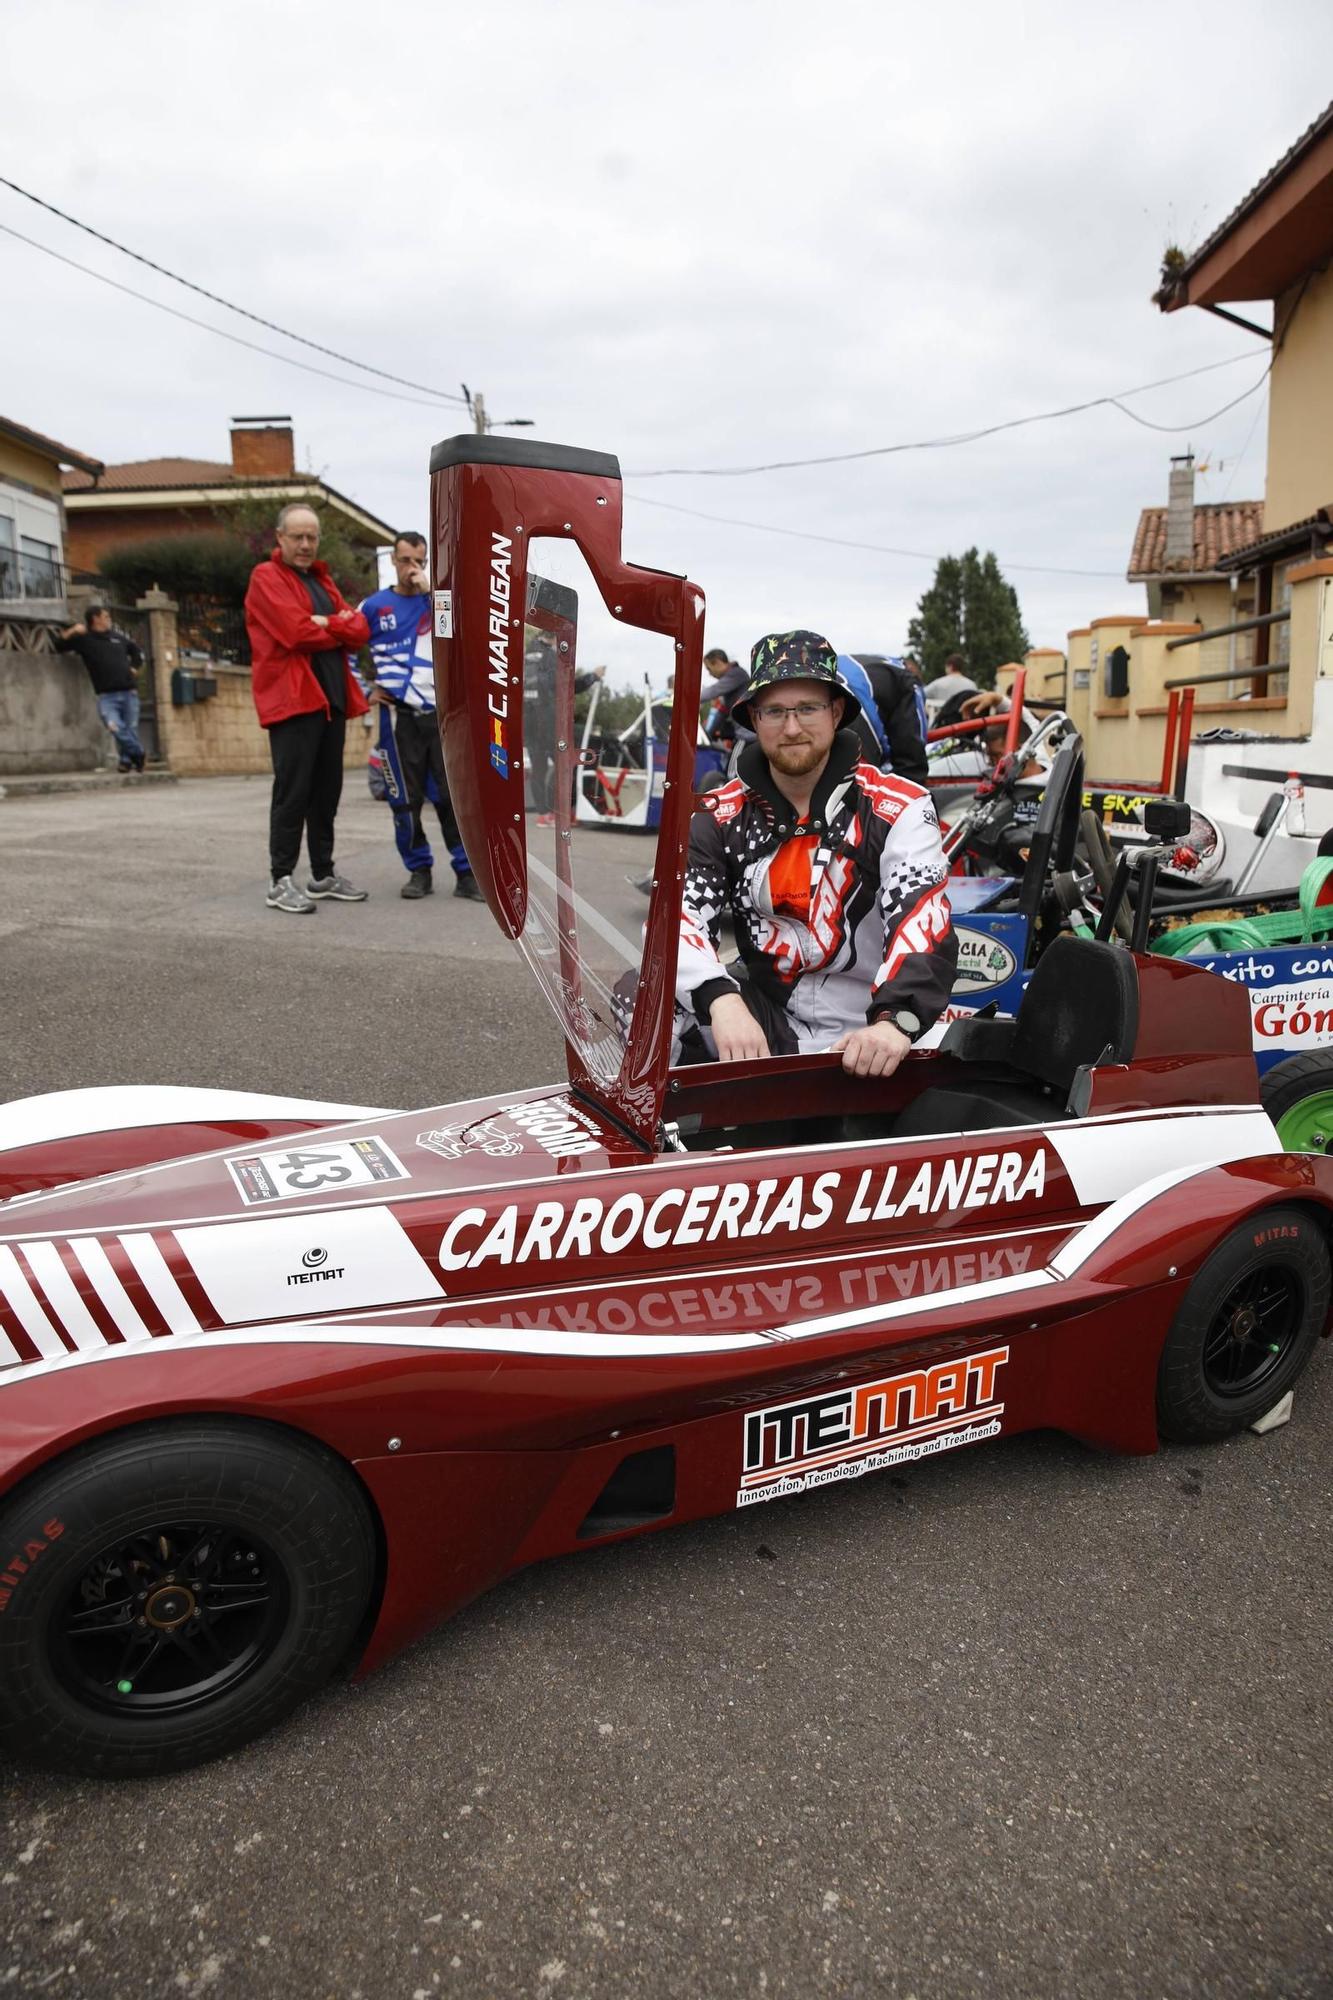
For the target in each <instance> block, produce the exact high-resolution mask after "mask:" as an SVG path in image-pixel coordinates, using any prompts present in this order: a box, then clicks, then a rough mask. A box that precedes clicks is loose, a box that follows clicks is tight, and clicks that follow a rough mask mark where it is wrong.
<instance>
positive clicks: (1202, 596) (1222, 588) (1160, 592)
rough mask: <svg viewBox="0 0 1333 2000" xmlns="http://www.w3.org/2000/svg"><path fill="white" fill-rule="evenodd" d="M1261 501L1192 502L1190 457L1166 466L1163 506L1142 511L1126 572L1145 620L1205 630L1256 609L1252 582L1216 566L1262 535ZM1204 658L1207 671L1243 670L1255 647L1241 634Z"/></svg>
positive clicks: (1262, 508)
mask: <svg viewBox="0 0 1333 2000" xmlns="http://www.w3.org/2000/svg"><path fill="white" fill-rule="evenodd" d="M1263 518H1264V503H1263V501H1262V500H1211V501H1203V502H1202V503H1198V502H1196V501H1195V498H1194V458H1193V455H1192V454H1191V453H1189V452H1186V453H1184V454H1182V456H1180V457H1179V458H1173V459H1172V461H1171V476H1170V484H1169V487H1168V499H1167V504H1166V506H1165V507H1145V508H1144V509H1143V511H1142V513H1141V514H1140V515H1139V525H1138V528H1137V530H1136V532H1135V535H1134V547H1133V549H1132V551H1131V552H1130V558H1129V568H1128V569H1127V571H1126V572H1125V574H1126V578H1127V580H1128V581H1129V582H1130V583H1141V584H1142V585H1143V586H1144V589H1145V591H1146V592H1147V598H1148V616H1149V617H1150V618H1167V619H1171V620H1177V621H1187V622H1193V623H1197V624H1199V625H1202V626H1203V628H1204V630H1205V631H1211V630H1213V629H1215V628H1217V627H1219V626H1225V625H1233V624H1235V623H1236V622H1237V621H1238V620H1239V619H1242V618H1245V617H1247V616H1249V614H1250V613H1251V612H1252V610H1253V608H1254V589H1253V583H1252V581H1251V580H1250V579H1242V578H1241V577H1240V576H1238V575H1237V573H1236V572H1235V571H1234V570H1227V569H1224V568H1223V567H1222V564H1223V562H1224V561H1225V559H1226V557H1227V556H1229V555H1230V554H1231V553H1232V552H1233V551H1234V550H1236V549H1239V548H1243V547H1244V546H1245V545H1246V544H1247V543H1249V542H1252V541H1253V540H1254V537H1255V536H1256V535H1257V534H1258V533H1259V532H1260V531H1261V529H1262V527H1263ZM1240 639H1241V643H1240V644H1239V646H1237V645H1236V643H1234V637H1233V642H1232V643H1231V644H1230V645H1228V646H1226V647H1223V648H1221V649H1212V650H1210V651H1209V654H1208V666H1209V667H1210V668H1211V667H1214V666H1217V667H1221V666H1226V665H1232V666H1234V667H1235V668H1236V670H1237V671H1238V672H1244V671H1246V670H1247V669H1248V667H1249V666H1250V663H1251V660H1252V658H1253V641H1252V639H1250V638H1249V637H1248V635H1243V634H1242V635H1240Z"/></svg>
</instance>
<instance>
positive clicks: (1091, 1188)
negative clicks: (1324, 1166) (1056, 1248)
mask: <svg viewBox="0 0 1333 2000" xmlns="http://www.w3.org/2000/svg"><path fill="white" fill-rule="evenodd" d="M1045 1137H1046V1139H1047V1142H1048V1144H1050V1145H1051V1146H1053V1147H1054V1149H1055V1151H1056V1152H1057V1153H1058V1154H1059V1156H1060V1159H1061V1161H1062V1162H1063V1164H1064V1169H1065V1172H1066V1173H1067V1174H1068V1175H1069V1178H1070V1180H1071V1181H1072V1182H1073V1184H1074V1193H1075V1194H1076V1195H1077V1196H1078V1201H1079V1206H1080V1207H1081V1208H1100V1207H1101V1205H1102V1203H1103V1202H1115V1201H1117V1200H1118V1199H1119V1198H1120V1197H1121V1196H1122V1195H1126V1194H1129V1193H1130V1192H1131V1191H1132V1190H1133V1189H1134V1188H1135V1187H1136V1186H1137V1184H1138V1182H1139V1179H1140V1177H1141V1175H1142V1174H1143V1173H1144V1171H1145V1169H1146V1170H1148V1171H1150V1172H1152V1173H1154V1174H1167V1173H1172V1172H1175V1171H1176V1170H1177V1169H1180V1170H1183V1172H1184V1173H1185V1174H1188V1173H1191V1172H1202V1171H1203V1170H1204V1169H1205V1168H1207V1167H1220V1166H1225V1165H1226V1164H1227V1163H1228V1162H1229V1161H1231V1160H1248V1159H1254V1158H1262V1157H1264V1156H1266V1155H1268V1154H1272V1153H1280V1152H1281V1151H1282V1150H1283V1148H1282V1146H1281V1144H1280V1143H1279V1140H1278V1136H1277V1133H1276V1132H1275V1130H1274V1129H1273V1121H1272V1119H1271V1118H1270V1117H1269V1116H1268V1113H1267V1112H1266V1111H1261V1110H1260V1109H1259V1108H1258V1106H1257V1105H1247V1106H1245V1107H1244V1109H1240V1110H1235V1111H1213V1110H1208V1111H1196V1112H1186V1113H1185V1114H1184V1115H1183V1116H1181V1117H1177V1118H1163V1119H1160V1120H1158V1121H1157V1122H1156V1123H1154V1124H1153V1125H1152V1126H1151V1127H1150V1128H1149V1130H1148V1131H1146V1132H1145V1131H1144V1129H1143V1128H1142V1126H1140V1125H1138V1124H1136V1123H1134V1122H1133V1121H1127V1122H1126V1124H1125V1126H1124V1127H1123V1129H1122V1130H1121V1131H1119V1132H1117V1131H1115V1130H1114V1129H1111V1130H1108V1129H1107V1128H1106V1127H1105V1126H1101V1127H1097V1126H1088V1127H1084V1126H1079V1125H1052V1126H1050V1127H1049V1128H1048V1130H1047V1132H1046V1134H1045Z"/></svg>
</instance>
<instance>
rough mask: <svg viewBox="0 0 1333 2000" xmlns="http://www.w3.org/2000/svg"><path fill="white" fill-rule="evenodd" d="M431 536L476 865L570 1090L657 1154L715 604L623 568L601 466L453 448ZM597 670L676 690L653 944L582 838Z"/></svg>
mask: <svg viewBox="0 0 1333 2000" xmlns="http://www.w3.org/2000/svg"><path fill="white" fill-rule="evenodd" d="M431 534H432V573H433V579H434V591H433V617H434V653H435V684H436V699H437V706H438V710H439V716H440V731H441V736H442V739H443V743H444V755H445V766H446V770H447V772H448V778H449V791H450V796H451V799H452V802H453V807H454V812H455V814H456V815H457V819H458V825H459V830H460V832H461V834H462V838H463V844H464V846H465V848H466V849H467V854H468V859H469V860H470V861H471V863H472V866H473V869H474V871H475V873H476V877H477V880H478V882H479V884H480V886H481V888H482V890H483V891H484V893H485V896H486V900H487V902H488V903H489V905H490V907H491V911H492V913H493V915H494V916H495V918H496V920H497V922H498V923H499V924H500V926H501V928H502V929H503V930H504V931H505V932H506V934H507V935H508V936H509V937H511V938H512V939H513V940H514V942H515V944H516V945H517V946H518V949H519V951H520V952H521V954H522V956H523V958H524V959H525V960H526V962H527V965H528V967H529V969H530V970H531V972H532V974H533V976H534V977H535V978H536V980H537V983H538V985H539V986H540V988H541V990H542V992H543V994H544V995H545V997H546V999H547V1000H548V1002H549V1003H550V1005H551V1007H552V1008H553V1009H554V1010H555V1013H556V1015H557V1016H558V1018H559V1020H560V1023H561V1026H562V1028H563V1030H564V1036H565V1045H566V1049H567V1052H568V1062H569V1076H570V1081H571V1083H572V1084H573V1086H574V1088H575V1090H576V1091H578V1092H580V1093H581V1094H583V1095H584V1096H586V1097H587V1098H589V1099H591V1100H592V1101H594V1102H595V1103H596V1104H597V1105H598V1106H599V1107H600V1109H601V1110H602V1111H603V1112H604V1113H605V1114H606V1115H607V1116H609V1117H610V1118H611V1119H613V1120H614V1121H615V1122H616V1123H617V1124H619V1125H620V1126H621V1127H622V1128H624V1129H625V1130H626V1131H627V1132H629V1133H630V1134H631V1135H632V1136H633V1137H634V1138H635V1139H636V1140H638V1141H639V1142H640V1143H641V1144H642V1145H643V1146H644V1147H645V1148H648V1149H653V1148H654V1147H655V1146H656V1143H657V1133H658V1127H659V1123H660V1118H661V1107H662V1096H663V1092H664V1090H665V1087H666V1075H667V1068H668V1065H669V1061H670V1046H671V1025H672V1012H673V1007H674V994H675V975H676V948H677V940H678V934H679V922H680V890H681V884H682V880H683V876H684V865H685V850H686V846H687V842H688V837H689V816H690V810H691V805H692V776H693V758H694V740H693V739H694V734H695V731H694V729H693V728H692V727H688V726H686V727H682V726H681V721H680V718H684V722H685V724H687V725H689V724H692V723H693V722H694V721H695V719H696V718H697V716H698V713H699V681H700V674H701V659H702V652H703V608H704V604H703V593H702V591H700V590H699V589H698V588H697V587H696V586H695V585H693V584H692V583H689V582H687V581H686V579H685V578H683V577H679V576H671V575H668V574H666V573H664V572H662V571H659V570H651V569H642V568H639V567H637V566H636V565H632V564H627V563H626V562H624V560H623V559H622V557H621V552H620V542H621V484H620V467H619V465H618V463H617V461H616V460H615V459H614V458H612V457H610V456H608V455H607V454H605V453H601V452H591V451H579V450H574V449H570V448H567V447H565V446H560V445H549V444H541V443H537V442H535V441H533V442H521V443H520V442H516V441H511V440H510V439H507V438H491V437H474V436H465V437H457V438H450V439H447V440H446V441H445V442H444V443H443V444H440V445H437V446H436V448H435V450H434V452H433V453H432V455H431ZM594 647H595V648H596V651H592V648H594ZM590 652H591V657H589V654H590ZM602 664H605V665H606V666H607V667H608V670H609V671H608V676H607V683H606V685H607V687H608V688H610V687H611V686H612V685H614V684H616V683H623V684H625V685H636V686H637V687H638V688H639V689H642V687H643V684H644V676H645V674H647V676H648V678H649V680H650V682H651V683H652V684H653V685H654V686H660V688H661V690H662V693H663V698H664V700H666V699H669V698H670V696H671V694H672V693H674V703H673V704H672V713H673V714H674V716H675V717H676V718H677V720H676V723H675V726H674V727H673V729H672V731H671V736H670V741H669V745H668V749H667V759H666V775H665V779H664V782H663V792H662V812H661V820H660V824H659V826H658V828H657V832H656V839H655V843H654V840H653V838H652V837H651V836H649V835H641V836H639V837H638V839H637V841H636V850H635V865H636V868H637V867H638V865H639V862H640V858H641V861H642V869H643V872H645V873H651V875H652V877H653V880H654V882H655V884H656V886H655V888H654V890H653V893H652V895H651V897H650V899H649V903H648V915H647V922H646V923H645V924H644V925H643V926H642V935H641V936H639V935H637V934H636V933H637V931H638V929H639V925H638V919H637V912H636V913H635V918H634V920H633V921H632V922H630V921H628V920H625V919H617V918H616V917H615V915H614V912H613V911H612V910H611V909H609V908H608V902H609V900H610V899H609V897H608V893H607V882H608V877H607V872H606V871H607V869H608V867H609V866H610V865H611V857H610V856H609V854H608V850H607V847H606V845H605V843H604V841H603V839H602V836H601V835H600V834H599V833H598V832H596V831H593V830H590V829H588V828H581V827H578V826H577V825H576V816H575V801H576V796H577V790H578V782H579V776H580V761H579V760H580V734H581V732H580V728H579V726H578V723H577V721H576V715H575V703H576V700H577V699H578V697H579V695H580V694H582V695H584V696H585V698H586V696H587V694H588V690H589V688H590V687H591V684H592V679H593V675H594V672H595V669H596V667H597V666H599V665H602ZM602 700H603V704H604V705H605V704H606V700H607V697H606V694H605V693H604V694H603V697H602ZM623 866H624V863H623V859H622V860H621V861H620V863H619V869H620V870H621V871H623ZM617 879H618V877H617ZM616 900H619V899H616Z"/></svg>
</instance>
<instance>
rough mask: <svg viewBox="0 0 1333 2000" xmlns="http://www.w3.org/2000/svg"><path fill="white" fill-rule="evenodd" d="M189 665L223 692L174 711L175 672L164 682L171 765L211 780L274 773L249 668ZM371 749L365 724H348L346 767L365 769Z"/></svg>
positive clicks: (161, 699)
mask: <svg viewBox="0 0 1333 2000" xmlns="http://www.w3.org/2000/svg"><path fill="white" fill-rule="evenodd" d="M174 658H175V654H174V649H173V659H174ZM190 666H191V669H192V671H193V672H194V673H196V674H204V673H206V674H211V675H212V677H213V678H214V679H215V680H216V682H217V688H218V691H217V693H216V694H215V695H213V696H211V697H210V699H209V700H207V701H196V702H194V703H192V704H191V705H190V706H189V707H187V708H173V707H172V705H171V674H170V671H168V672H167V673H166V674H165V676H164V677H163V678H162V679H160V680H159V683H158V727H159V729H164V736H163V747H164V749H165V751H166V757H167V762H168V763H169V764H170V766H171V768H172V770H173V771H174V772H175V773H176V775H177V777H180V778H208V777H218V776H221V775H222V774H223V773H227V774H235V773H240V772H256V771H261V772H262V771H269V770H271V769H272V764H271V763H270V761H269V754H268V736H267V733H266V732H265V731H264V730H262V729H261V728H260V726H259V720H258V717H257V716H256V715H255V704H254V697H253V696H252V694H251V692H250V669H249V667H238V666H234V665H233V664H232V663H231V662H230V661H227V660H215V661H212V662H211V663H210V662H205V661H203V660H201V659H198V658H193V659H192V660H191V662H190ZM163 704H165V713H164V707H163ZM369 747H370V739H369V736H368V735H367V732H366V730H365V728H364V727H363V725H362V724H361V722H360V721H359V720H353V721H351V722H349V723H348V726H347V754H346V756H345V758H344V760H343V762H344V766H345V768H347V769H349V770H350V769H355V768H359V767H360V766H361V765H363V764H364V763H365V761H366V754H367V751H368V749H369Z"/></svg>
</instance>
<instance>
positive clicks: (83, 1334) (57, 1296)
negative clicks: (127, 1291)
mask: <svg viewBox="0 0 1333 2000" xmlns="http://www.w3.org/2000/svg"><path fill="white" fill-rule="evenodd" d="M23 1256H24V1260H25V1262H26V1263H27V1266H28V1269H29V1270H30V1271H31V1272H32V1275H33V1277H34V1278H36V1280H37V1282H38V1284H39V1285H40V1286H41V1288H42V1290H43V1291H44V1292H45V1294H46V1303H47V1304H48V1305H49V1306H50V1307H51V1310H52V1311H53V1312H54V1313H55V1315H56V1317H57V1318H58V1319H59V1321H60V1324H61V1325H62V1326H63V1327H64V1329H65V1331H66V1333H67V1334H68V1335H69V1337H70V1339H71V1340H72V1341H73V1342H74V1345H75V1346H76V1347H77V1348H79V1349H81V1350H83V1349H87V1348H90V1347H105V1346H106V1335H105V1334H104V1333H103V1332H102V1329H101V1327H100V1326H99V1325H98V1324H97V1321H96V1320H95V1319H94V1318H93V1316H92V1314H91V1313H90V1312H89V1310H88V1308H87V1306H86V1305H85V1304H84V1303H83V1300H82V1298H81V1297H80V1295H79V1290H78V1287H77V1285H76V1284H75V1283H74V1280H73V1278H71V1277H70V1275H69V1272H68V1271H67V1270H66V1269H65V1265H64V1261H63V1260H62V1258H61V1255H60V1252H59V1251H58V1250H57V1249H56V1246H55V1244H54V1243H25V1244H24V1246H23Z"/></svg>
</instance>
